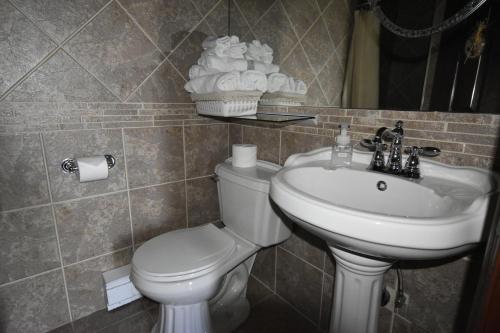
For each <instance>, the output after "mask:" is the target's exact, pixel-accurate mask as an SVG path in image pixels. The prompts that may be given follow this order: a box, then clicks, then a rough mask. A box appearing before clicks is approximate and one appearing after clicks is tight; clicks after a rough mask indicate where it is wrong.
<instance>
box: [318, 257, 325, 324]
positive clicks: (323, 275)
mask: <svg viewBox="0 0 500 333" xmlns="http://www.w3.org/2000/svg"><path fill="white" fill-rule="evenodd" d="M323 258H324V256H323ZM323 264H324V263H323ZM324 293H325V270H323V272H322V274H321V296H320V298H319V314H318V326H320V327H321V317H322V312H323V306H324V304H323V294H324Z"/></svg>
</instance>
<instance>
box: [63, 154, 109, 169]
mask: <svg viewBox="0 0 500 333" xmlns="http://www.w3.org/2000/svg"><path fill="white" fill-rule="evenodd" d="M104 158H105V159H106V163H108V169H111V168H112V167H114V166H115V163H116V161H115V158H114V157H113V155H104ZM61 169H62V171H63V172H64V173H76V172H77V171H78V165H77V164H76V160H75V159H73V158H65V159H64V160H62V162H61Z"/></svg>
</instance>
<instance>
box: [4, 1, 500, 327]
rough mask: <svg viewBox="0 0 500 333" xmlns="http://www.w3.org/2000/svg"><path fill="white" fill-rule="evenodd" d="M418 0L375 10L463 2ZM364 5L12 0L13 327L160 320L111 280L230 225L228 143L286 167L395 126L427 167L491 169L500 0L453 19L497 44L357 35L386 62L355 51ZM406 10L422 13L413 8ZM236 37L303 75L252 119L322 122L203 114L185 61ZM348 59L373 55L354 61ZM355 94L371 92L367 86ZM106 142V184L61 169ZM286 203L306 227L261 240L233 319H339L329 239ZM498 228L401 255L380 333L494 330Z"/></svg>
mask: <svg viewBox="0 0 500 333" xmlns="http://www.w3.org/2000/svg"><path fill="white" fill-rule="evenodd" d="M405 2H406V5H408V2H409V1H408V0H406V1H403V0H400V1H398V6H399V7H398V6H396V5H394V6H392V5H391V4H390V1H388V0H384V1H381V3H382V5H381V6H382V10H383V11H384V12H385V13H386V14H387V16H389V17H390V18H392V19H394V17H395V16H397V15H396V14H398V13H397V10H395V9H397V8H400V9H401V10H400V16H399V17H403V18H404V20H402V21H401V22H399V21H396V23H399V24H401V25H403V26H404V24H405V23H406V24H407V27H409V28H418V29H423V28H425V27H428V26H430V25H435V24H438V23H439V22H441V21H442V20H443V18H445V17H448V16H449V15H451V14H453V13H455V12H457V11H458V10H460V9H461V7H460V6H463V5H465V4H467V3H469V1H456V2H455V1H453V2H452V1H448V3H449V4H450V6H447V5H446V3H447V1H437V0H436V1H431V0H429V1H425V6H424V5H415V4H413V7H412V5H411V4H410V5H409V6H410V7H409V8H408V7H405V4H404V3H405ZM473 2H474V1H473ZM475 2H476V3H477V2H480V1H475ZM418 3H420V4H421V3H424V2H423V1H422V2H420V1H419V2H418ZM442 3H444V5H443V4H442ZM456 3H459V5H457V4H456ZM439 4H441V5H439ZM366 7H367V4H366V3H364V1H359V2H358V1H354V0H353V1H350V0H310V1H305V0H184V1H181V0H164V1H157V0H51V1H38V0H0V121H1V123H0V153H1V156H2V158H0V332H7V333H10V332H23V333H29V332H150V331H151V330H152V329H153V326H154V325H155V323H156V321H157V319H158V312H159V305H158V304H157V303H156V302H154V301H152V300H149V299H148V298H146V297H142V298H140V299H137V300H135V301H133V302H130V303H129V304H126V305H123V306H120V307H117V308H116V309H113V310H111V311H108V310H107V298H106V289H105V285H104V281H103V273H104V272H107V271H111V270H114V269H117V268H120V267H123V266H125V265H128V264H130V263H131V261H132V258H133V256H134V253H135V252H136V250H137V249H139V248H140V247H141V245H143V244H144V243H146V242H147V241H149V240H150V239H152V238H154V237H156V236H159V235H162V234H166V233H171V232H174V231H182V230H185V229H186V230H187V229H189V228H194V227H199V226H206V225H211V224H216V225H220V224H221V223H220V221H221V219H222V217H221V214H220V203H219V191H218V188H217V178H218V177H217V176H216V175H214V170H215V168H216V166H217V165H219V164H221V163H224V161H225V160H226V159H228V158H229V157H231V155H232V146H233V144H253V145H256V146H257V159H258V160H262V161H266V162H270V163H274V164H276V165H280V166H283V165H284V164H285V161H287V158H288V157H290V156H291V155H293V154H298V153H305V152H310V151H312V150H315V149H318V148H322V147H331V146H332V145H333V144H334V143H335V136H337V135H338V134H339V131H338V127H339V125H340V124H348V125H349V131H348V132H349V135H350V136H351V138H352V143H353V144H354V147H355V148H359V149H361V147H360V146H359V145H358V142H360V141H361V140H362V139H367V138H373V136H374V135H375V133H376V131H377V130H378V129H379V128H380V127H388V128H392V127H394V125H395V123H396V122H397V121H398V120H402V121H403V122H404V129H405V144H406V145H412V146H413V145H415V146H431V147H437V148H439V149H440V151H441V153H440V154H439V156H436V157H433V158H432V161H437V162H441V163H444V164H445V165H451V166H456V167H466V168H470V167H472V168H478V169H480V170H484V172H486V171H488V170H497V169H498V160H496V158H495V152H496V149H497V138H498V130H499V124H500V115H498V114H500V111H498V110H500V94H499V93H498V91H499V90H498V81H496V80H495V78H496V77H498V75H499V74H500V68H499V67H498V63H499V62H498V56H499V47H498V45H496V46H495V44H494V43H493V44H489V43H488V42H489V40H493V41H494V40H498V38H497V39H495V38H489V36H493V37H498V34H499V30H498V28H495V25H494V24H493V23H494V22H495V20H494V17H495V9H496V10H497V13H498V4H497V3H495V2H494V1H493V0H489V1H486V4H483V6H482V8H480V10H479V11H478V12H476V13H475V14H473V15H472V16H471V18H469V19H467V20H465V21H464V22H463V23H461V24H462V25H461V26H460V27H459V28H458V29H463V30H464V31H465V32H463V33H462V35H464V34H466V35H467V36H468V35H469V34H470V33H471V30H474V29H475V28H476V26H477V25H478V22H479V21H481V22H483V21H482V20H483V19H484V17H487V18H489V21H487V22H488V23H491V26H492V27H493V28H492V29H490V30H486V31H487V33H481V31H479V29H478V32H477V34H476V35H477V36H479V37H478V38H479V39H481V38H483V37H484V36H486V46H485V47H484V52H485V53H484V57H482V53H481V52H482V46H478V48H479V49H480V51H479V54H475V53H474V52H472V53H473V54H472V55H471V56H470V59H469V58H468V59H466V60H464V59H463V58H457V56H456V54H458V53H460V55H461V56H462V57H463V55H462V54H463V52H462V51H460V52H455V53H453V54H452V52H451V51H450V52H448V51H449V50H450V49H453V47H448V48H446V50H448V51H447V52H444V51H443V52H438V51H439V47H436V45H438V46H439V45H441V44H440V43H441V40H440V37H436V36H440V34H438V35H436V34H434V35H432V36H431V37H426V38H417V39H408V38H403V37H396V36H395V35H393V34H392V33H391V32H390V31H388V30H387V29H386V28H384V27H380V26H379V25H378V29H379V30H377V29H375V30H376V31H377V33H379V34H380V43H379V44H377V45H375V46H374V45H371V44H370V43H368V42H366V41H364V42H361V43H359V42H358V44H359V45H361V46H366V47H368V46H369V47H371V48H372V49H371V52H375V54H376V55H377V57H370V56H368V57H367V56H366V54H363V52H357V53H354V52H352V50H354V47H353V46H352V44H353V35H355V32H356V31H357V29H356V28H357V27H360V26H357V25H356V24H355V21H356V22H357V21H363V22H364V24H365V28H366V27H367V26H366V25H370V24H375V26H377V24H378V23H377V22H378V21H377V20H376V19H373V17H372V19H371V21H369V20H367V19H366V17H364V18H365V20H362V18H363V15H364V16H367V15H369V14H370V15H371V11H370V10H368V9H367V8H366ZM412 13H418V15H420V16H422V17H425V22H420V21H419V22H416V21H414V20H412V19H410V18H408V17H405V15H407V16H408V15H409V16H412V15H411V14H412ZM418 15H417V16H418ZM491 15H493V16H491ZM496 17H497V18H498V15H497V16H496ZM360 18H361V19H360ZM358 19H359V20H358ZM368 21H369V22H368ZM367 22H368V23H367ZM411 25H414V26H413V27H412V26H411ZM489 26H490V25H487V27H489ZM494 29H497V30H494ZM360 30H362V29H360ZM450 34H451V33H450ZM494 34H496V35H494ZM225 35H229V36H231V35H237V36H239V38H240V41H244V42H251V41H252V40H260V41H261V42H262V43H266V44H268V45H269V46H270V47H271V48H272V49H273V51H274V53H273V57H274V59H273V63H275V64H277V65H279V67H280V72H283V73H286V74H287V75H289V76H293V77H295V78H297V79H300V80H302V81H303V82H304V83H305V84H306V86H307V94H306V95H305V100H304V101H303V103H302V104H303V105H301V106H286V105H280V106H259V109H258V112H263V113H266V112H267V113H278V114H280V113H285V114H300V115H306V116H311V117H315V121H295V122H291V123H272V122H262V121H248V120H234V119H229V118H223V117H205V116H202V115H199V114H197V109H196V106H195V104H194V103H193V102H192V100H191V98H190V95H189V94H188V93H187V92H186V90H185V88H184V86H185V84H186V83H187V82H188V81H189V78H190V77H189V69H190V67H191V66H192V65H193V64H195V63H196V62H197V59H198V58H199V57H200V53H201V52H202V51H203V49H202V46H201V45H202V43H203V41H204V40H206V38H207V37H209V36H225ZM365 37H366V36H365ZM450 40H453V41H454V39H453V38H450ZM461 43H462V44H460V46H456V47H455V48H460V50H462V49H463V43H464V41H463V40H461ZM450 44H452V45H454V44H453V42H451V43H450ZM479 44H481V41H480V42H479ZM457 45H458V44H457ZM436 49H437V50H438V51H436ZM474 50H475V49H474ZM396 51H398V52H396ZM396 53H397V54H396ZM367 54H368V53H367ZM408 54H410V55H411V57H406V56H407V55H408ZM467 54H468V53H467ZM363 55H364V56H363ZM368 55H369V54H368ZM467 57H468V56H467ZM495 57H496V58H495ZM350 58H355V59H357V60H359V61H361V62H362V63H361V65H363V64H364V65H365V67H363V66H361V67H360V68H361V69H358V70H357V71H356V70H353V68H352V66H349V64H352V61H349V59H350ZM408 58H410V59H408ZM478 58H480V59H482V60H481V61H482V62H481V61H479V60H478ZM377 59H379V61H377ZM495 60H496V62H495ZM378 62H380V70H379V66H378ZM375 63H377V66H374V65H373V64H375ZM495 63H496V64H497V65H495ZM450 64H451V65H450ZM481 64H482V65H481ZM430 68H431V69H434V70H433V71H432V70H430ZM443 68H444V69H446V71H445V70H444V69H443ZM441 69H443V70H442V71H441ZM430 72H432V73H433V74H432V75H431V74H429V73H430ZM457 73H458V74H457ZM471 73H472V74H471ZM476 74H477V75H476ZM360 75H361V77H362V80H359V77H360ZM461 75H462V76H461ZM470 76H471V77H472V78H470ZM356 77H358V80H356ZM476 77H477V78H478V79H477V80H476V79H475V78H476ZM347 78H350V80H348V79H347ZM476 81H478V82H482V83H483V85H482V86H479V87H478V86H477V85H476V84H475V82H476ZM461 82H469V83H471V82H472V83H471V84H460V83H461ZM361 83H362V84H361ZM379 83H380V84H379ZM432 86H434V88H433V87H432ZM347 87H349V89H348V88H347ZM476 87H478V88H477V89H476ZM356 89H358V90H360V91H363V89H365V90H369V93H368V94H366V91H365V96H366V95H367V96H368V97H367V98H356V95H355V94H354V93H353V91H354V90H356ZM356 91H357V90H356ZM443 91H446V93H445V92H443ZM477 91H481V94H478V92H477ZM377 92H379V93H377ZM452 92H453V93H452ZM348 95H350V96H348ZM484 96H486V97H488V98H486V97H484ZM357 97H359V96H357ZM374 100H375V102H374ZM98 155H100V156H103V155H112V156H113V159H114V165H113V167H112V168H110V169H109V170H107V171H106V177H103V178H105V179H103V180H97V181H92V182H87V183H85V182H79V180H78V175H76V174H71V173H65V172H63V171H62V170H61V162H62V161H63V160H64V159H67V158H70V159H72V158H79V157H88V156H98ZM422 160H424V159H422ZM106 162H107V160H106ZM424 167H425V165H424V163H423V164H422V170H423V171H422V172H424V171H425V170H424ZM474 170H476V169H474ZM82 175H83V173H82ZM219 178H220V177H219ZM384 205H387V206H390V205H391V202H387V203H384ZM494 205H495V203H494V202H493V201H492V202H491V203H490V206H491V207H490V211H491V210H492V209H493V208H494ZM280 216H282V219H283V220H286V225H287V226H288V227H291V228H292V229H293V232H292V233H291V235H290V236H289V237H287V239H286V240H284V241H281V242H279V243H278V244H275V245H272V246H267V247H263V248H262V249H260V250H259V251H258V252H257V255H256V257H255V261H254V262H253V267H251V271H250V275H249V276H248V282H247V285H246V297H247V298H248V301H249V302H250V312H249V316H248V318H247V319H246V320H245V321H244V322H242V323H241V324H240V325H239V326H238V327H237V328H236V329H235V330H234V331H235V332H329V331H331V330H329V328H330V316H331V313H332V304H333V300H334V296H335V295H334V294H335V293H334V283H335V274H336V268H335V260H334V258H333V256H332V253H331V251H330V250H329V248H328V246H327V244H326V243H325V241H324V240H323V239H322V238H321V237H319V236H318V235H316V234H314V233H312V232H310V231H308V230H306V229H304V228H302V227H301V226H300V225H299V224H297V223H292V222H291V221H290V220H289V219H287V217H285V216H283V215H281V214H280ZM485 223H486V226H489V225H490V224H491V225H493V226H494V225H495V224H496V223H497V222H496V220H495V219H493V218H492V217H491V216H489V217H488V219H487V220H486V222H485ZM226 224H227V223H226ZM487 230H489V229H488V228H485V235H484V237H483V238H482V241H483V242H481V243H480V245H479V246H475V247H474V248H472V249H470V250H468V251H465V252H462V253H460V254H457V255H454V256H452V257H447V258H443V259H439V260H421V261H419V260H417V261H411V260H410V261H406V260H401V261H399V262H397V263H396V264H394V265H392V267H391V268H390V269H388V270H387V272H386V273H385V274H384V276H383V287H384V293H383V295H384V297H382V298H385V301H387V302H383V303H385V304H384V305H383V306H380V307H379V308H378V309H377V312H378V315H377V319H378V320H377V324H376V327H372V328H370V331H371V332H374V331H378V332H381V333H382V332H388V333H389V332H392V333H399V332H475V331H484V332H488V329H484V327H490V330H489V331H491V332H494V331H495V330H494V329H491V327H495V326H487V325H486V324H485V325H486V326H484V327H483V329H482V330H475V329H474V328H471V327H476V328H477V326H474V325H478V324H477V323H475V322H474V321H475V320H476V319H477V318H480V317H481V316H483V317H482V318H483V323H490V324H491V325H495V324H496V325H498V321H497V322H496V323H495V322H494V318H493V319H491V318H489V320H490V322H488V320H487V319H484V318H487V317H486V314H487V311H486V310H485V311H481V310H480V309H481V305H482V304H485V302H484V297H485V295H484V293H485V292H484V290H485V288H486V286H487V285H488V284H489V282H488V281H487V277H488V276H489V275H488V274H486V273H488V272H490V271H491V270H490V268H492V267H494V265H493V264H491V265H485V264H484V263H485V262H486V263H487V262H488V260H490V261H491V262H493V258H494V255H495V248H492V244H494V235H492V236H491V237H489V235H488V234H487V232H486V231H487ZM491 230H493V228H492V229H491ZM489 238H491V239H492V241H489V242H488V239H489ZM165 255H166V256H167V255H168V253H167V254H165ZM497 267H498V264H497ZM399 291H401V293H399ZM481 292H482V293H481ZM497 292H498V291H497ZM491 293H492V292H491ZM492 295H493V294H492ZM481 297H483V298H481ZM381 303H382V300H381ZM472 304H474V306H473V305H472ZM492 306H494V304H493V305H492ZM496 306H497V307H498V302H497V303H496ZM496 327H498V326H496Z"/></svg>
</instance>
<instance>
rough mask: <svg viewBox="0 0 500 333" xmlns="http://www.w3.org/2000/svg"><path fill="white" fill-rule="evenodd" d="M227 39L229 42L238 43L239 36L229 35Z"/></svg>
mask: <svg viewBox="0 0 500 333" xmlns="http://www.w3.org/2000/svg"><path fill="white" fill-rule="evenodd" d="M229 40H230V42H231V44H238V43H239V42H240V37H238V36H236V35H232V36H231V37H229Z"/></svg>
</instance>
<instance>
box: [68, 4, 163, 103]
mask: <svg viewBox="0 0 500 333" xmlns="http://www.w3.org/2000/svg"><path fill="white" fill-rule="evenodd" d="M65 49H66V50H67V51H68V52H69V53H70V54H72V55H73V56H74V57H75V59H76V60H77V61H78V62H79V63H80V64H82V65H83V66H84V67H85V68H86V69H88V70H89V71H90V72H91V73H92V74H94V75H95V76H96V77H97V78H98V79H99V80H100V81H102V82H103V83H104V84H105V85H106V87H107V88H108V89H110V90H111V91H113V92H114V93H115V95H117V96H119V97H120V99H121V100H125V99H126V98H127V97H128V96H129V94H130V93H131V92H132V91H134V89H136V88H137V87H138V86H139V84H140V83H141V82H143V81H144V80H145V79H146V77H147V76H148V75H149V74H150V73H151V72H153V70H154V69H155V68H156V67H157V66H158V65H159V64H160V62H161V61H162V60H163V56H162V54H161V53H160V51H158V49H157V48H155V46H154V45H153V44H152V43H151V42H150V41H149V40H148V39H147V38H146V36H145V35H144V34H143V33H142V31H141V30H140V29H139V28H138V27H137V26H136V24H135V23H134V22H133V21H132V20H131V19H130V17H129V16H128V15H127V14H126V13H125V11H123V9H121V7H120V6H119V5H118V4H116V3H112V4H111V5H110V6H109V7H107V8H106V9H105V10H104V11H103V12H102V13H100V14H99V15H98V16H97V17H96V18H95V19H94V20H93V21H92V22H91V23H90V24H89V25H88V26H87V27H85V28H84V29H83V30H82V31H81V32H80V33H79V34H78V35H76V36H75V37H74V38H73V39H72V40H71V41H69V42H68V44H67V45H66V46H65Z"/></svg>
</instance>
